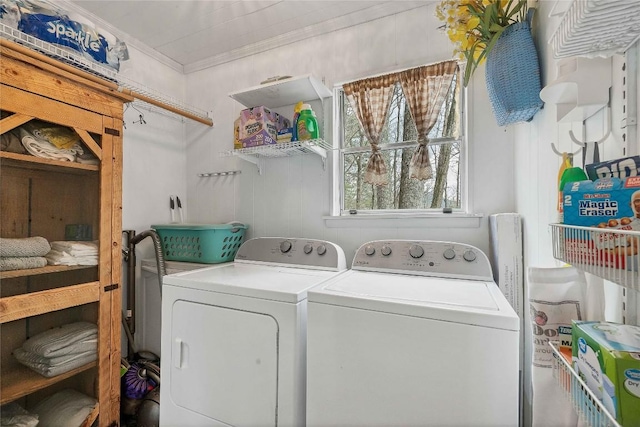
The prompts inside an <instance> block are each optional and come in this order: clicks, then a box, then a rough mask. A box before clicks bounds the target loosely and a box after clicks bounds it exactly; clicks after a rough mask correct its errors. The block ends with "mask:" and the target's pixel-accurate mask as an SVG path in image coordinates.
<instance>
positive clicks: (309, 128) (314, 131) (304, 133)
mask: <svg viewBox="0 0 640 427" xmlns="http://www.w3.org/2000/svg"><path fill="white" fill-rule="evenodd" d="M297 127H298V129H297V130H298V132H297V134H298V141H305V140H309V139H317V138H318V137H319V132H318V119H316V113H314V112H313V110H312V109H311V106H310V105H309V104H302V109H301V110H300V117H298V123H297Z"/></svg>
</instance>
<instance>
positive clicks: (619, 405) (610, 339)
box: [571, 320, 640, 426]
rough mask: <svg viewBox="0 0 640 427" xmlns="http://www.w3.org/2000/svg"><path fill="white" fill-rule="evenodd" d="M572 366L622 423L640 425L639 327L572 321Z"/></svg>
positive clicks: (624, 424)
mask: <svg viewBox="0 0 640 427" xmlns="http://www.w3.org/2000/svg"><path fill="white" fill-rule="evenodd" d="M571 332H572V349H571V350H572V351H571V353H572V363H573V368H574V370H575V371H576V372H577V373H578V375H579V376H580V378H581V379H582V380H583V381H584V382H585V383H586V384H587V386H588V387H589V389H590V390H591V391H592V392H593V393H594V394H595V395H596V396H597V397H598V398H599V399H600V400H601V401H602V404H603V405H604V407H605V408H606V409H607V410H608V411H609V413H611V415H613V416H614V417H615V418H616V421H617V422H618V423H620V424H621V425H623V426H639V425H640V327H639V326H633V325H621V324H618V323H612V322H598V321H595V322H594V321H575V320H574V321H573V322H572V328H571Z"/></svg>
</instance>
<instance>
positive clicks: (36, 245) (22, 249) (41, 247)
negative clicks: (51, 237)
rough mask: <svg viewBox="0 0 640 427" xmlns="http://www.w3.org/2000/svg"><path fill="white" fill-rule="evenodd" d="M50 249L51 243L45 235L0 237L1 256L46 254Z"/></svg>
mask: <svg viewBox="0 0 640 427" xmlns="http://www.w3.org/2000/svg"><path fill="white" fill-rule="evenodd" d="M50 250H51V245H49V242H48V241H47V239H45V238H44V237H40V236H34V237H24V238H19V239H8V238H5V237H0V257H24V256H45V255H46V254H47V252H49V251H50Z"/></svg>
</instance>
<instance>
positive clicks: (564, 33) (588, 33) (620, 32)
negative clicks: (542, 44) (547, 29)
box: [549, 0, 640, 58]
mask: <svg viewBox="0 0 640 427" xmlns="http://www.w3.org/2000/svg"><path fill="white" fill-rule="evenodd" d="M639 22H640V2H638V1H636V0H618V1H615V2H612V1H608V0H574V1H573V2H572V3H571V5H570V6H569V8H568V9H567V11H566V12H565V13H564V15H563V17H562V21H561V22H560V24H559V25H558V28H557V29H556V31H555V32H554V34H553V36H552V37H551V39H550V40H549V44H551V46H552V48H553V52H554V55H555V57H556V58H566V57H571V56H591V57H593V56H611V55H613V54H616V53H624V52H625V51H626V50H627V49H628V48H629V47H630V46H631V45H632V44H633V43H635V42H636V41H637V40H638V38H639V37H640V24H639Z"/></svg>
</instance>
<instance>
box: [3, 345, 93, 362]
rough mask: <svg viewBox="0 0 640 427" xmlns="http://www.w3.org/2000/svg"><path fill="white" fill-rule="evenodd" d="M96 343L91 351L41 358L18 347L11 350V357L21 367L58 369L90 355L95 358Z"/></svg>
mask: <svg viewBox="0 0 640 427" xmlns="http://www.w3.org/2000/svg"><path fill="white" fill-rule="evenodd" d="M97 343H98V340H94V346H93V347H94V348H93V350H90V351H84V352H82V353H70V354H65V355H64V356H58V357H42V356H40V355H38V354H36V353H31V352H30V351H26V350H25V349H23V348H22V347H19V348H16V349H15V350H13V357H15V358H16V359H17V360H18V361H19V362H20V363H22V364H23V365H27V366H37V367H38V368H39V369H49V368H58V367H60V366H64V365H68V364H70V363H72V362H75V361H76V360H78V359H83V360H84V359H85V358H87V357H89V356H91V355H94V356H95V355H96V354H97V352H98V345H97Z"/></svg>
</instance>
